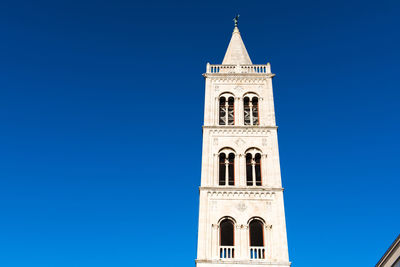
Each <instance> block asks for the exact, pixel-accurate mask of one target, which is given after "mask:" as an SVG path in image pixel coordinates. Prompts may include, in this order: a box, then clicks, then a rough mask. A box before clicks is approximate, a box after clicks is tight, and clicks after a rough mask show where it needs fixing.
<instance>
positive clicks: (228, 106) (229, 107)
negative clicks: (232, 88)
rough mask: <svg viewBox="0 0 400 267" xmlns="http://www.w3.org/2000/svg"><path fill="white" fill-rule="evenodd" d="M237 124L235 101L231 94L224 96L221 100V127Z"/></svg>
mask: <svg viewBox="0 0 400 267" xmlns="http://www.w3.org/2000/svg"><path fill="white" fill-rule="evenodd" d="M234 124H235V99H234V97H233V96H232V95H230V94H223V95H221V96H220V98H219V125H234Z"/></svg>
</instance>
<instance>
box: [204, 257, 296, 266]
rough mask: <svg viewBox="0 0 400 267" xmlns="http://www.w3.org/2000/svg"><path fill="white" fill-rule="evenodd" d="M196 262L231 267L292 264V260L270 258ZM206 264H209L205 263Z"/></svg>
mask: <svg viewBox="0 0 400 267" xmlns="http://www.w3.org/2000/svg"><path fill="white" fill-rule="evenodd" d="M196 263H198V264H203V263H204V264H217V265H218V266H229V267H231V266H232V265H239V266H240V265H242V266H249V265H251V266H253V265H261V266H264V267H265V266H270V267H276V266H279V267H282V266H287V267H288V266H290V265H291V262H284V261H271V260H268V259H265V260H259V261H253V260H251V259H249V260H239V259H237V260H233V259H232V260H231V261H229V262H223V261H221V260H220V259H218V260H203V259H197V260H196ZM198 266H203V265H198ZM205 266H209V265H205Z"/></svg>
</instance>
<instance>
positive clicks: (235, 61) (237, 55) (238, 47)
mask: <svg viewBox="0 0 400 267" xmlns="http://www.w3.org/2000/svg"><path fill="white" fill-rule="evenodd" d="M239 16H240V15H239V14H238V15H236V17H235V18H234V19H233V21H234V22H235V28H234V30H233V33H232V38H231V41H230V42H229V45H228V49H227V50H226V53H225V57H224V60H223V61H222V64H226V65H243V64H244V65H249V64H252V63H251V59H250V57H249V54H248V53H247V50H246V47H245V46H244V43H243V40H242V37H241V36H240V32H239V28H238V27H237V26H238V20H239Z"/></svg>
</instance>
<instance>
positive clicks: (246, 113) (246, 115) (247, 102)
mask: <svg viewBox="0 0 400 267" xmlns="http://www.w3.org/2000/svg"><path fill="white" fill-rule="evenodd" d="M243 103H244V125H250V124H251V121H250V112H251V111H250V99H249V98H248V97H245V98H244V101H243Z"/></svg>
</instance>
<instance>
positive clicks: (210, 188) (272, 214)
mask: <svg viewBox="0 0 400 267" xmlns="http://www.w3.org/2000/svg"><path fill="white" fill-rule="evenodd" d="M203 76H204V77H205V82H206V86H205V87H206V90H205V107H204V126H203V154H202V172H201V186H200V209H199V229H198V248H197V249H198V250H197V260H196V266H197V267H218V266H235V267H236V266H237V267H250V266H269V267H278V266H279V267H282V266H290V262H289V256H288V246H287V238H286V223H285V212H284V205H283V188H282V183H281V173H280V164H279V151H278V139H277V126H276V124H275V111H274V98H273V92H272V78H273V77H274V74H272V73H271V66H270V64H269V63H267V64H266V65H254V64H253V63H252V62H251V60H250V57H249V54H248V53H247V50H246V47H245V46H244V43H243V41H242V37H241V35H240V32H239V29H238V28H237V24H235V28H234V30H233V33H232V38H231V41H230V43H229V46H228V49H227V51H226V54H225V57H224V60H223V62H222V64H221V65H211V64H207V71H206V73H205V74H204V75H203Z"/></svg>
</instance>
